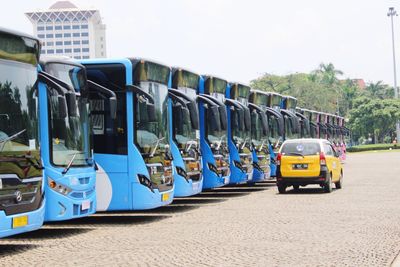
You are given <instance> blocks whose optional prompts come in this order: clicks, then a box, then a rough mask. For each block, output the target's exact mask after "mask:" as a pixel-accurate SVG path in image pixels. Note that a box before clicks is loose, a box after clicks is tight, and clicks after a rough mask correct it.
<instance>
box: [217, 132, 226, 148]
mask: <svg viewBox="0 0 400 267" xmlns="http://www.w3.org/2000/svg"><path fill="white" fill-rule="evenodd" d="M224 138H225V135H222V136H221V138H220V139H219V141H218V145H217V147H216V150H219V148H220V147H221V144H222V139H224Z"/></svg>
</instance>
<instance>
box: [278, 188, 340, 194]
mask: <svg viewBox="0 0 400 267" xmlns="http://www.w3.org/2000/svg"><path fill="white" fill-rule="evenodd" d="M335 191H336V189H335V188H333V190H332V193H333V192H335ZM277 194H279V193H277ZM311 194H326V193H325V192H324V189H323V188H319V187H310V188H300V189H298V190H295V189H293V188H290V187H289V188H287V189H286V193H285V194H284V195H311Z"/></svg>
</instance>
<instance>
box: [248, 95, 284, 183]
mask: <svg viewBox="0 0 400 267" xmlns="http://www.w3.org/2000/svg"><path fill="white" fill-rule="evenodd" d="M249 102H250V103H252V104H254V105H256V106H258V107H259V108H261V109H262V110H264V111H265V112H266V114H267V117H268V154H269V162H270V177H276V164H275V160H276V156H277V151H278V150H279V147H280V145H281V144H282V142H283V138H284V120H283V115H282V114H281V112H280V105H281V96H280V95H279V94H277V93H272V92H264V91H260V90H251V92H250V97H249ZM264 154H266V153H265V152H264Z"/></svg>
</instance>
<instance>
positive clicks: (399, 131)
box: [387, 7, 400, 142]
mask: <svg viewBox="0 0 400 267" xmlns="http://www.w3.org/2000/svg"><path fill="white" fill-rule="evenodd" d="M387 15H388V17H390V21H391V24H392V50H393V82H394V97H395V98H396V99H398V98H399V91H398V89H397V71H396V52H395V46H394V25H393V17H394V16H398V15H397V12H396V10H394V7H389V12H388V13H387ZM396 137H397V142H399V141H400V123H399V122H398V121H397V122H396Z"/></svg>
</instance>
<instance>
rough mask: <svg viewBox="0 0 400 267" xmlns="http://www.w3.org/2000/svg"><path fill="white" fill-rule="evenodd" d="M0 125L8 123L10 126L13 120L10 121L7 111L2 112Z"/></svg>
mask: <svg viewBox="0 0 400 267" xmlns="http://www.w3.org/2000/svg"><path fill="white" fill-rule="evenodd" d="M0 125H3V126H4V125H7V126H10V125H11V122H10V117H9V116H8V114H7V113H4V114H0Z"/></svg>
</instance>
